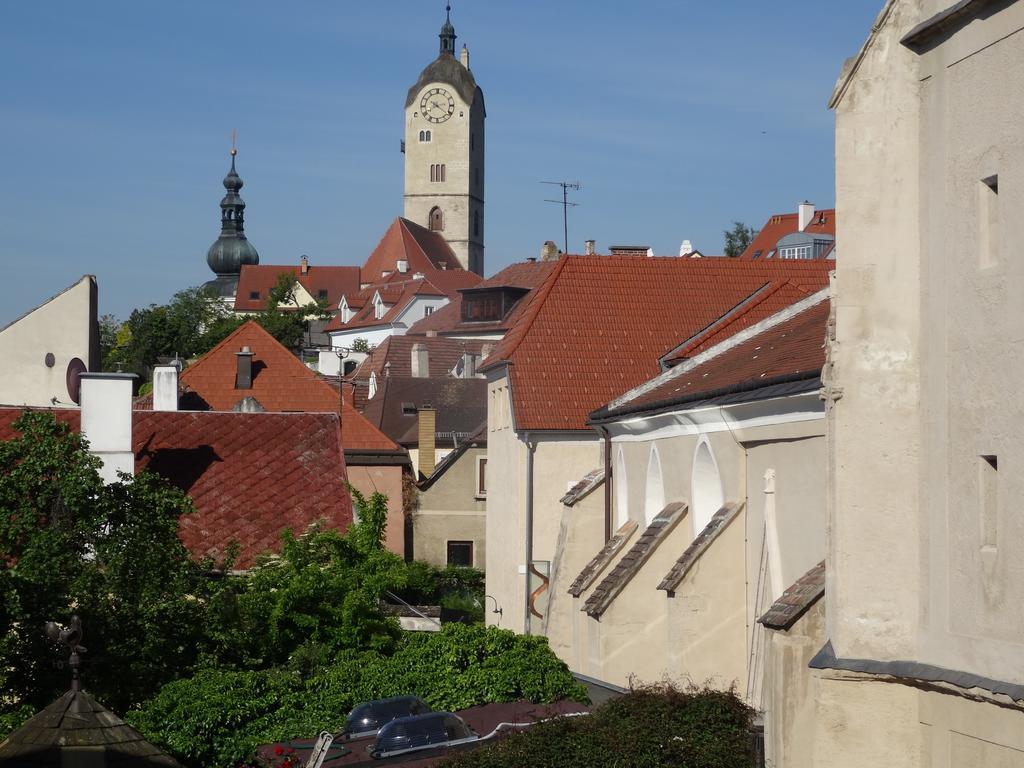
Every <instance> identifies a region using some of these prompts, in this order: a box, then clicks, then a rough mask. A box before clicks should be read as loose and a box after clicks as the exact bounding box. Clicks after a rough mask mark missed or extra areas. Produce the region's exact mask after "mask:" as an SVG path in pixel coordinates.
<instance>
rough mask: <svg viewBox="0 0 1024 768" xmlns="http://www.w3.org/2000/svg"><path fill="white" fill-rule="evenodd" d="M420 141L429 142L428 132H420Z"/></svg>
mask: <svg viewBox="0 0 1024 768" xmlns="http://www.w3.org/2000/svg"><path fill="white" fill-rule="evenodd" d="M420 141H422V142H427V141H430V131H420Z"/></svg>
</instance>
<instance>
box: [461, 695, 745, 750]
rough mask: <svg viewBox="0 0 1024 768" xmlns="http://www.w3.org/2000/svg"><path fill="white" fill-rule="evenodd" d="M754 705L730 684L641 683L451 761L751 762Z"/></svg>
mask: <svg viewBox="0 0 1024 768" xmlns="http://www.w3.org/2000/svg"><path fill="white" fill-rule="evenodd" d="M752 715H753V711H752V710H751V709H750V708H749V707H748V706H747V705H746V704H744V703H743V702H742V701H740V699H739V698H738V697H737V696H736V695H735V693H733V692H731V691H729V692H726V691H716V690H711V689H697V688H689V689H685V690H683V689H680V688H677V687H675V686H672V685H670V684H661V685H654V686H646V687H641V688H637V689H635V690H633V691H631V692H630V693H628V694H626V695H625V696H621V697H619V698H617V699H613V700H611V701H609V702H607V703H605V704H603V705H602V706H600V707H598V708H597V709H595V710H594V711H593V713H592V714H591V715H589V716H586V717H572V718H564V719H560V720H552V721H549V722H545V723H538V724H537V725H534V726H532V727H530V728H529V729H527V730H525V731H521V732H519V733H514V734H511V735H509V736H507V737H503V738H501V739H500V740H498V741H496V742H494V743H493V744H491V745H488V746H485V747H482V748H480V749H477V750H474V751H472V752H464V753H461V754H458V755H455V756H453V757H451V758H449V759H448V760H446V761H445V762H444V763H443V765H444V766H446V768H519V767H520V766H522V767H523V768H526V767H527V766H529V768H622V766H670V767H672V768H737V767H738V766H748V765H751V760H752V754H751V742H750V730H749V728H750V722H751V717H752Z"/></svg>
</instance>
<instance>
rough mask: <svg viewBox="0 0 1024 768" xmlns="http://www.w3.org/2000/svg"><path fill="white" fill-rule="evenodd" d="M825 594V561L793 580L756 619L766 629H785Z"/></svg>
mask: <svg viewBox="0 0 1024 768" xmlns="http://www.w3.org/2000/svg"><path fill="white" fill-rule="evenodd" d="M824 594H825V561H824V560H822V561H821V562H820V563H818V564H817V565H816V566H814V567H813V568H811V570H809V571H808V572H807V573H805V574H804V575H803V576H801V577H800V578H799V579H797V580H796V582H794V583H793V584H792V585H791V586H790V587H789V589H787V590H786V591H785V592H783V593H782V596H781V597H780V598H779V599H778V600H776V601H775V602H774V603H773V604H772V607H771V608H769V609H768V610H767V611H766V612H765V614H764V615H763V616H762V617H761V618H759V619H758V620H757V621H758V623H760V624H763V625H764V626H766V627H768V629H782V630H786V629H789V628H790V627H792V626H793V625H794V624H796V622H797V620H798V619H799V618H800V617H801V616H803V615H804V614H805V613H806V612H807V610H808V609H809V608H810V607H811V606H812V605H814V604H815V603H816V602H818V599H819V598H820V597H821V596H822V595H824Z"/></svg>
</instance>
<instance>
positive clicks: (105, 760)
mask: <svg viewBox="0 0 1024 768" xmlns="http://www.w3.org/2000/svg"><path fill="white" fill-rule="evenodd" d="M97 748H101V749H102V750H103V753H102V758H101V761H98V760H97V754H96V753H97ZM76 753H78V754H80V755H81V758H79V759H83V760H84V758H86V757H88V758H89V759H88V764H89V765H110V766H125V767H127V766H144V765H155V766H164V767H165V768H180V766H179V764H178V763H177V762H176V761H175V760H174V759H173V758H172V757H170V756H169V755H167V754H165V753H164V752H161V751H160V750H159V749H157V748H156V747H155V746H153V745H152V744H150V743H149V742H148V741H146V740H145V739H144V738H143V737H142V734H141V733H139V732H138V731H136V730H135V729H134V728H132V727H131V726H129V725H127V724H125V722H124V721H123V720H122V719H121V718H119V717H118V716H117V715H115V714H114V713H113V712H111V711H110V710H108V709H105V708H104V707H103V706H102V705H101V704H99V703H98V702H97V701H96V699H94V698H93V697H92V696H90V695H89V694H88V693H86V692H85V691H68V692H67V693H65V694H64V695H63V696H61V697H60V698H59V699H57V700H56V701H55V702H53V703H52V704H51V705H50V706H48V707H47V708H46V709H44V710H43V711H42V712H39V713H37V714H36V715H34V716H33V717H32V718H31V719H30V720H29V721H28V722H27V723H25V724H24V725H23V726H22V727H21V728H19V729H18V730H16V731H15V732H14V733H12V734H11V735H10V736H8V737H7V740H6V741H4V742H3V743H2V744H0V765H11V766H54V767H55V768H57V767H59V766H62V765H75V764H76V759H75V756H76ZM83 764H84V763H83Z"/></svg>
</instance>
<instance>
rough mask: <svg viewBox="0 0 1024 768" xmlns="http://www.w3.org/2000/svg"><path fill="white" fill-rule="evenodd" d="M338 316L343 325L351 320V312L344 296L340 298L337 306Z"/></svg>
mask: <svg viewBox="0 0 1024 768" xmlns="http://www.w3.org/2000/svg"><path fill="white" fill-rule="evenodd" d="M338 316H339V319H340V320H341V322H343V323H347V322H348V321H349V320H351V319H352V310H351V309H349V306H348V302H347V301H346V300H345V297H344V296H342V297H341V304H339V305H338Z"/></svg>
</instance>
